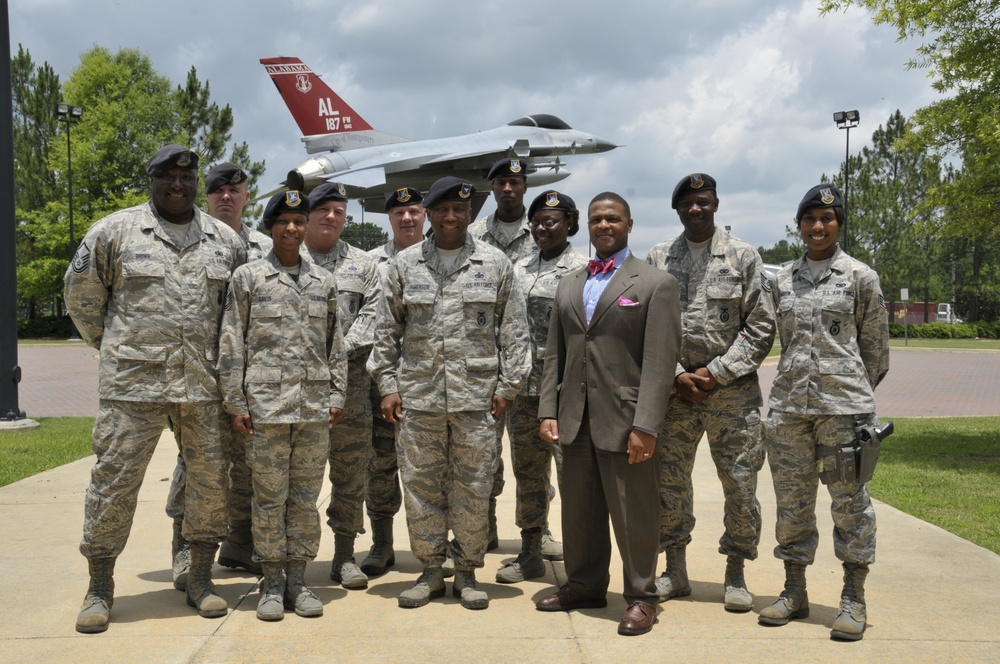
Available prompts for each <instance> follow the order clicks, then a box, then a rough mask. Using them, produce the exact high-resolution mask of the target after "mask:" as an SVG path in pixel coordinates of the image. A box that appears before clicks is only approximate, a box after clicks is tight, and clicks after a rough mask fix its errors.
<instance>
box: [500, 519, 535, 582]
mask: <svg viewBox="0 0 1000 664" xmlns="http://www.w3.org/2000/svg"><path fill="white" fill-rule="evenodd" d="M542 534H543V533H542V529H541V528H530V529H527V530H522V531H521V553H520V554H519V555H518V556H517V558H515V559H514V560H511V561H510V562H508V563H507V564H505V565H504V566H503V567H501V568H500V569H499V570H497V583H520V582H521V581H524V580H525V579H537V578H538V577H540V576H545V560H543V559H542Z"/></svg>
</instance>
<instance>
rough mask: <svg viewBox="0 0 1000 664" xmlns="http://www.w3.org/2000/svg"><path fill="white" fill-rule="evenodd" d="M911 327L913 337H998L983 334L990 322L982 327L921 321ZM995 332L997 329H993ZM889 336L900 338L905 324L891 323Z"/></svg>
mask: <svg viewBox="0 0 1000 664" xmlns="http://www.w3.org/2000/svg"><path fill="white" fill-rule="evenodd" d="M908 327H909V329H908V330H906V333H907V334H908V335H909V337H910V338H911V339H975V338H977V337H982V338H994V339H995V338H996V336H990V335H989V334H983V332H985V331H986V328H988V327H994V328H995V327H996V326H990V324H989V323H986V324H983V325H982V327H981V326H980V324H979V323H976V324H972V323H956V324H954V325H950V324H948V323H919V324H917V325H910V326H908ZM993 331H994V332H995V330H993ZM889 336H890V337H892V338H894V339H898V338H902V337H903V326H902V325H901V324H899V323H890V324H889Z"/></svg>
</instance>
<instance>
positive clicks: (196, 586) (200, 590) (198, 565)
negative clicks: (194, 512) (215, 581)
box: [187, 542, 229, 618]
mask: <svg viewBox="0 0 1000 664" xmlns="http://www.w3.org/2000/svg"><path fill="white" fill-rule="evenodd" d="M190 545H191V572H190V574H188V580H187V603H188V606H193V607H196V608H197V609H198V615H199V616H201V617H202V618H221V617H222V616H224V615H226V612H227V611H228V609H229V605H228V604H226V600H224V599H223V598H222V597H220V596H219V595H217V594H216V592H215V586H214V585H212V565H214V564H215V552H216V551H218V550H219V545H218V544H211V543H209V542H191V543H190Z"/></svg>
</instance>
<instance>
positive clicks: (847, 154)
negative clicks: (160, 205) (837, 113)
mask: <svg viewBox="0 0 1000 664" xmlns="http://www.w3.org/2000/svg"><path fill="white" fill-rule="evenodd" d="M850 189H851V128H850V127H848V128H847V147H846V148H844V252H847V251H848V247H849V245H848V241H847V194H848V192H849V191H850ZM70 214H72V213H70ZM70 218H71V219H72V217H70Z"/></svg>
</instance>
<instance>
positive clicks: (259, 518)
mask: <svg viewBox="0 0 1000 664" xmlns="http://www.w3.org/2000/svg"><path fill="white" fill-rule="evenodd" d="M327 431H328V425H327V423H326V422H298V423H296V424H254V433H253V436H250V437H249V442H248V444H247V462H248V463H249V465H250V469H251V473H252V477H253V544H254V551H253V559H254V561H256V562H283V561H285V560H292V559H295V560H313V559H314V558H316V553H317V552H318V551H319V540H320V535H321V526H320V522H319V510H318V509H317V507H316V501H317V499H318V498H319V492H320V490H321V489H322V488H323V470H324V468H325V467H326V458H327V454H328V450H329V445H330V439H329V437H328V435H327Z"/></svg>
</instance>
